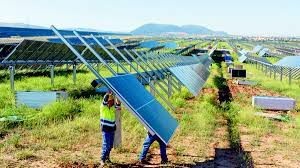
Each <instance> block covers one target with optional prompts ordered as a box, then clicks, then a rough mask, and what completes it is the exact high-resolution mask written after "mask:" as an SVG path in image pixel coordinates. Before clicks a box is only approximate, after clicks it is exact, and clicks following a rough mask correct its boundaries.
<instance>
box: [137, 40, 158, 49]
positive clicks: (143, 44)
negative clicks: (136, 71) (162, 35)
mask: <svg viewBox="0 0 300 168" xmlns="http://www.w3.org/2000/svg"><path fill="white" fill-rule="evenodd" d="M159 45H160V44H159V42H157V41H154V40H151V41H144V42H141V44H140V47H143V48H154V47H158V46H159Z"/></svg>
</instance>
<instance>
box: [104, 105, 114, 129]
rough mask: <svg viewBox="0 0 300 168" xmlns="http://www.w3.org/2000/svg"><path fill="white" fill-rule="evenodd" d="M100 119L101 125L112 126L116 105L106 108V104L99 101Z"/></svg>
mask: <svg viewBox="0 0 300 168" xmlns="http://www.w3.org/2000/svg"><path fill="white" fill-rule="evenodd" d="M100 121H101V124H102V125H106V126H109V127H114V126H115V125H116V123H115V122H116V107H115V106H112V107H110V108H108V106H107V105H103V103H101V106H100Z"/></svg>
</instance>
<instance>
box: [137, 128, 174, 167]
mask: <svg viewBox="0 0 300 168" xmlns="http://www.w3.org/2000/svg"><path fill="white" fill-rule="evenodd" d="M154 141H157V142H158V143H159V147H160V157H161V164H168V163H169V162H168V157H167V145H166V144H165V143H164V142H163V141H162V140H161V139H160V138H159V137H158V136H157V135H151V134H150V133H149V132H148V134H147V137H146V139H145V141H144V144H143V149H142V152H141V154H140V158H139V163H140V164H148V162H147V160H146V155H147V153H148V151H149V148H150V146H151V144H152V143H153V142H154Z"/></svg>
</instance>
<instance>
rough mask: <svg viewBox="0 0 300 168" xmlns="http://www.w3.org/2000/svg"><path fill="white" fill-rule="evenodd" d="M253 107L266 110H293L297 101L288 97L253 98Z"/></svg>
mask: <svg viewBox="0 0 300 168" xmlns="http://www.w3.org/2000/svg"><path fill="white" fill-rule="evenodd" d="M252 106H254V107H257V108H260V109H265V110H282V111H289V110H293V109H294V108H295V106H296V100H295V99H292V98H287V97H271V96H253V97H252Z"/></svg>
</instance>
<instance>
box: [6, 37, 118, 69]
mask: <svg viewBox="0 0 300 168" xmlns="http://www.w3.org/2000/svg"><path fill="white" fill-rule="evenodd" d="M74 47H75V48H76V49H77V50H78V51H79V52H81V53H82V54H83V55H84V57H85V58H86V60H87V61H88V62H90V63H99V60H98V59H96V58H95V56H94V55H93V54H92V53H91V52H90V51H89V50H86V47H85V46H82V45H74ZM95 50H96V51H97V52H98V53H100V54H101V56H102V57H103V58H104V59H105V60H108V61H109V60H111V58H110V57H109V56H108V55H107V54H106V53H105V52H104V50H103V49H101V48H100V47H95ZM111 52H113V51H111ZM117 58H118V59H121V58H120V57H119V56H117ZM74 62H76V63H81V62H80V61H79V60H78V59H77V57H76V56H75V55H74V54H73V52H72V51H71V50H70V49H69V48H68V47H67V46H66V45H64V44H62V43H53V42H47V41H36V40H23V41H22V42H21V43H20V44H18V45H17V46H16V47H15V48H14V49H13V50H12V51H11V53H10V54H9V55H8V56H7V57H6V58H5V59H4V60H3V62H2V63H3V64H6V65H10V64H14V65H18V64H21V65H33V64H34V65H41V64H42V65H63V64H72V63H74Z"/></svg>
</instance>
